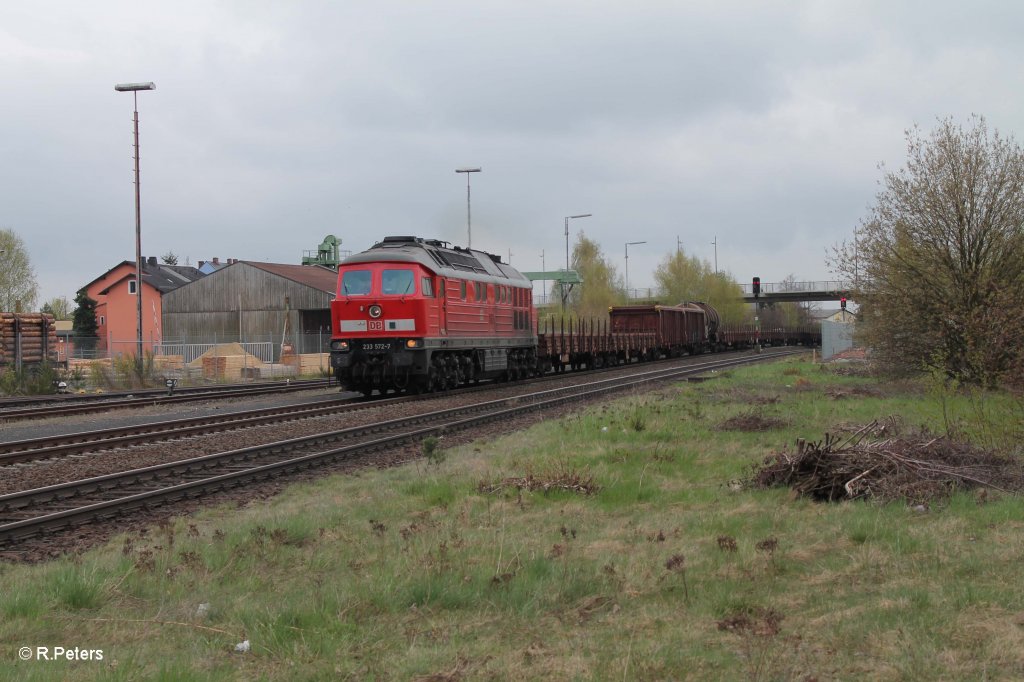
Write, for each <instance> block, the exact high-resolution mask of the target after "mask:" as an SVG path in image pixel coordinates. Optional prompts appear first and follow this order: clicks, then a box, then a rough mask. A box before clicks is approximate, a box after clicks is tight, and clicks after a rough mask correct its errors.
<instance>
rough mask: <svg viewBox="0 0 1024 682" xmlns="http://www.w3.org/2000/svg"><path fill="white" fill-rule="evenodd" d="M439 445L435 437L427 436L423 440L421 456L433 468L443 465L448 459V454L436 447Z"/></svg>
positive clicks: (439, 442)
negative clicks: (433, 466)
mask: <svg viewBox="0 0 1024 682" xmlns="http://www.w3.org/2000/svg"><path fill="white" fill-rule="evenodd" d="M440 444H441V441H439V440H438V439H437V438H436V437H435V436H428V437H426V438H424V439H423V456H424V457H426V458H427V461H428V462H430V463H431V464H433V465H435V466H437V465H440V464H443V463H444V461H445V460H446V459H448V454H447V453H446V452H445V451H444V450H442V449H441V448H440V447H438V446H439V445H440Z"/></svg>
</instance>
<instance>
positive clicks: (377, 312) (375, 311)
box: [369, 305, 384, 320]
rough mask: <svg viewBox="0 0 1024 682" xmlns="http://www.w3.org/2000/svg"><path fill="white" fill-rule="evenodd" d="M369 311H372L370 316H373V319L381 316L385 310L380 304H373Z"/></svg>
mask: <svg viewBox="0 0 1024 682" xmlns="http://www.w3.org/2000/svg"><path fill="white" fill-rule="evenodd" d="M369 313H370V317H372V318H373V319H375V320H376V319H377V318H378V317H380V316H381V315H382V314H383V313H384V311H383V310H381V307H380V306H379V305H371V306H370V310H369Z"/></svg>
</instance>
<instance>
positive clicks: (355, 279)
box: [341, 270, 372, 296]
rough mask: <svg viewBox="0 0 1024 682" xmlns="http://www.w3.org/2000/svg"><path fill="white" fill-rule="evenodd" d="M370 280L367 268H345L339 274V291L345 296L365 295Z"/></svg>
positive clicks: (368, 288) (368, 289)
mask: <svg viewBox="0 0 1024 682" xmlns="http://www.w3.org/2000/svg"><path fill="white" fill-rule="evenodd" d="M371 281H372V278H371V276H370V271H369V270H346V271H345V273H344V274H342V276H341V293H342V294H344V295H345V296H367V295H369V293H370V282H371Z"/></svg>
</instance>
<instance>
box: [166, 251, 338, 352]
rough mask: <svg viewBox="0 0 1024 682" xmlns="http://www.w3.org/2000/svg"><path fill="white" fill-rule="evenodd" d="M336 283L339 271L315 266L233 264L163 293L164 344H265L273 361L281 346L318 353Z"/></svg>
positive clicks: (328, 325)
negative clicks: (272, 355)
mask: <svg viewBox="0 0 1024 682" xmlns="http://www.w3.org/2000/svg"><path fill="white" fill-rule="evenodd" d="M337 280H338V273H337V271H335V270H332V269H330V268H327V267H322V266H317V265H286V264H280V263H259V262H255V261H242V260H239V261H234V262H232V263H231V264H230V265H227V266H225V267H222V268H220V269H219V270H217V271H216V272H213V273H211V274H209V275H207V276H206V277H203V278H201V279H198V280H196V281H194V282H191V283H190V284H187V285H185V286H183V287H180V288H178V289H175V290H174V291H171V292H168V293H166V294H164V297H163V316H162V322H163V332H164V343H165V344H173V343H181V344H211V343H212V344H219V343H230V342H240V343H269V344H272V345H273V347H274V359H275V360H276V359H277V358H279V357H280V352H281V347H282V346H284V347H291V348H293V349H294V352H296V353H314V352H321V351H322V350H323V349H326V347H327V344H329V343H330V335H331V314H330V302H331V299H333V298H334V292H335V290H336V288H337ZM265 359H266V360H269V358H265Z"/></svg>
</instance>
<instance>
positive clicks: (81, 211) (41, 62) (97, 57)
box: [0, 0, 1024, 300]
mask: <svg viewBox="0 0 1024 682" xmlns="http://www.w3.org/2000/svg"><path fill="white" fill-rule="evenodd" d="M1022 24H1024V5H1020V4H1018V3H1011V2H975V3H963V2H955V3H954V2H943V1H934V2H903V3H899V2H892V1H891V0H888V1H880V2H868V1H861V2H847V3H840V2H785V3H777V2H754V1H751V2H653V1H638V2H632V3H625V2H621V1H618V2H605V1H603V0H586V1H578V2H569V1H557V0H556V1H554V2H529V1H523V0H517V1H514V2H489V1H487V0H474V1H472V2H468V1H467V2H461V1H448V0H433V1H431V2H413V1H411V0H410V1H409V2H388V1H378V2H353V1H351V0H348V1H334V2H327V1H305V2H304V1H293V2H284V1H281V2H266V1H264V2H259V1H245V2H242V1H239V2H227V1H190V0H185V1H178V2H174V3H169V2H163V3H157V2H138V1H135V2H105V1H102V0H101V1H97V2H88V3H83V2H78V1H71V0H67V1H64V2H60V1H56V0H51V1H47V0H37V1H35V2H32V3H29V2H21V3H14V2H8V3H3V5H2V6H0V80H2V83H3V92H2V94H0V101H2V104H0V131H2V132H0V159H2V162H0V197H2V201H0V227H8V228H11V229H13V230H14V231H15V232H17V233H18V234H19V235H20V236H21V237H22V238H23V239H24V241H25V242H26V245H27V247H28V249H29V252H30V256H31V258H32V261H33V264H34V266H35V268H36V273H37V278H38V281H39V284H40V287H41V294H42V299H43V300H45V299H48V298H51V297H54V296H67V297H68V298H69V299H70V298H73V297H74V294H75V291H76V290H77V289H78V288H80V287H81V286H83V285H84V284H86V283H87V282H89V281H90V280H91V279H93V278H94V277H96V276H98V275H99V274H101V273H102V272H103V271H105V270H106V269H107V268H109V267H111V266H112V265H113V264H115V263H117V262H119V261H121V260H125V259H129V260H130V259H133V258H134V255H135V241H134V239H135V223H134V203H133V201H134V200H133V197H134V194H133V188H132V148H131V128H132V126H131V115H132V102H131V95H130V94H125V93H117V92H115V91H114V89H113V86H114V84H115V83H122V82H136V81H154V82H155V83H156V86H157V89H156V90H155V91H153V92H145V93H141V94H140V96H139V110H140V120H141V141H142V156H141V159H142V216H143V240H142V244H143V253H144V255H155V256H159V255H162V254H164V253H167V252H168V251H173V252H175V253H176V254H177V255H178V256H179V258H180V262H182V263H184V261H185V259H186V258H188V259H189V261H190V263H191V264H193V265H195V264H196V262H197V261H199V260H209V259H210V258H212V257H213V256H219V257H220V258H222V259H226V258H240V259H251V260H270V261H275V262H298V259H299V258H301V256H302V252H303V251H304V250H309V249H315V248H316V246H317V244H319V242H320V241H321V240H322V239H323V237H324V236H325V235H326V234H335V235H337V236H338V237H340V238H341V239H342V240H343V245H342V246H343V248H347V249H351V250H354V251H358V250H362V249H365V248H367V247H368V246H370V245H371V244H372V243H373V242H374V241H375V240H377V239H379V238H381V237H383V236H385V235H388V234H415V235H420V236H425V237H437V238H441V239H446V240H449V241H451V242H453V243H457V244H465V238H466V195H465V190H466V187H465V176H462V175H456V174H455V172H454V170H455V168H456V167H460V166H467V165H472V166H482V167H483V172H482V173H480V174H475V175H473V176H472V196H473V202H472V214H473V246H474V247H477V248H483V249H486V250H489V251H491V252H493V253H498V254H501V255H503V256H504V257H507V256H508V252H509V250H511V252H512V264H513V265H514V266H516V267H518V268H519V269H523V270H539V269H540V267H541V251H542V250H543V251H544V253H545V254H546V261H547V266H548V268H549V269H552V268H555V267H558V265H559V264H564V259H565V242H564V236H563V224H564V223H563V218H564V216H567V215H572V214H577V213H592V214H593V217H592V218H587V219H581V220H576V221H573V222H572V224H571V226H572V229H573V234H574V235H575V233H576V231H577V230H581V229H582V230H583V231H584V232H585V233H586V234H587V235H588V236H589V237H591V238H594V239H595V240H597V241H598V242H599V243H600V244H601V246H602V248H603V251H604V253H605V254H606V255H608V256H609V257H610V258H611V260H612V262H613V263H614V264H615V265H616V266H617V267H618V268H619V270H620V272H621V271H622V269H623V255H624V243H625V242H627V241H646V242H647V244H645V245H642V246H636V247H631V249H630V265H629V270H630V282H631V284H632V285H633V286H640V287H643V286H650V285H651V284H652V283H653V277H652V272H653V270H654V268H655V267H656V266H657V264H658V263H659V262H660V261H661V260H662V259H663V258H664V257H665V255H666V254H667V253H670V252H671V251H673V250H674V249H675V248H676V243H677V242H676V239H677V237H678V239H679V240H681V242H682V244H683V248H684V249H685V250H686V251H687V252H688V253H691V254H695V255H698V256H700V257H702V258H705V259H707V260H708V261H712V260H713V258H714V247H713V246H712V245H711V242H712V240H713V239H715V238H716V237H717V242H718V249H717V253H718V264H719V267H720V268H721V269H724V270H728V271H730V272H731V273H732V274H733V275H734V276H735V277H736V278H737V279H739V280H740V281H742V282H746V281H749V278H750V276H752V275H755V274H757V275H760V276H761V278H762V280H763V281H765V282H768V281H776V280H778V279H781V278H783V277H785V276H787V275H789V274H794V275H796V276H797V277H798V278H800V279H826V278H828V276H829V272H828V268H827V265H826V263H825V251H826V249H827V248H828V247H829V246H830V245H832V244H834V243H836V242H838V241H841V240H842V239H844V238H847V237H849V236H850V235H851V234H852V230H853V228H854V226H855V225H856V224H857V222H858V220H859V219H860V218H861V217H862V216H863V215H864V214H865V213H866V209H867V206H868V205H869V204H870V203H871V202H872V199H873V196H874V194H875V192H876V191H877V189H878V186H877V181H878V179H879V178H880V177H881V171H880V170H879V169H878V164H879V163H880V162H885V163H886V164H887V165H888V166H890V167H893V168H896V167H899V166H900V165H902V163H903V160H904V153H905V152H904V130H905V129H906V128H908V127H910V126H912V125H914V124H919V125H921V126H922V127H923V128H925V129H931V128H932V127H934V124H935V122H936V119H937V118H939V117H947V116H952V117H954V118H956V119H957V120H961V121H966V120H967V117H968V116H969V115H970V114H972V113H978V114H982V115H984V116H986V117H987V119H988V121H989V123H990V125H991V126H992V127H994V128H996V129H998V130H1000V131H1001V132H1002V133H1005V134H1009V135H1013V136H1017V132H1018V130H1019V129H1020V127H1021V124H1022V122H1024V119H1022V117H1024V95H1022V93H1024V88H1022V87H1021V85H1022V84H1021V80H1022V76H1021V73H1022V69H1021V64H1022V62H1024V60H1022V57H1024V54H1022V53H1024V42H1022V41H1020V39H1019V33H1020V30H1019V29H1020V27H1021V25H1022Z"/></svg>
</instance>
